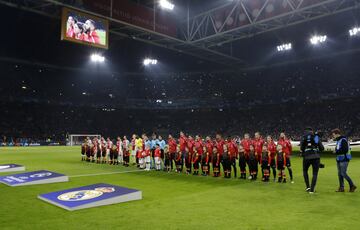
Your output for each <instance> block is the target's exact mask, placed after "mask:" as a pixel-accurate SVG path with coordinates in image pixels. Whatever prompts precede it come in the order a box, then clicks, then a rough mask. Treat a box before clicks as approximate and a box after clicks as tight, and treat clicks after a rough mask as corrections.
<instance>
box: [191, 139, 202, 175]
mask: <svg viewBox="0 0 360 230" xmlns="http://www.w3.org/2000/svg"><path fill="white" fill-rule="evenodd" d="M194 148H195V155H194V157H193V167H194V175H199V165H200V163H201V157H202V155H203V153H204V149H203V143H202V140H201V138H200V136H199V135H196V137H195V142H194Z"/></svg>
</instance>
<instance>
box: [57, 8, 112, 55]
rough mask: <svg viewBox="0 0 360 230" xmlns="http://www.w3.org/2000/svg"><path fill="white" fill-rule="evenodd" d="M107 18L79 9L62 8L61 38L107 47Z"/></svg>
mask: <svg viewBox="0 0 360 230" xmlns="http://www.w3.org/2000/svg"><path fill="white" fill-rule="evenodd" d="M108 36H109V23H108V21H107V20H105V19H102V18H99V17H96V16H93V15H90V14H86V13H83V12H80V11H76V10H72V9H69V8H63V11H62V22H61V40H66V41H71V42H76V43H81V44H85V45H90V46H95V47H98V48H104V49H107V48H108V46H109V44H108V41H109V37H108Z"/></svg>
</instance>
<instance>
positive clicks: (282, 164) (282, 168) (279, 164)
mask: <svg viewBox="0 0 360 230" xmlns="http://www.w3.org/2000/svg"><path fill="white" fill-rule="evenodd" d="M284 169H285V167H284V162H283V161H279V162H278V166H277V170H284Z"/></svg>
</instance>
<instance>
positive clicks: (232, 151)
mask: <svg viewBox="0 0 360 230" xmlns="http://www.w3.org/2000/svg"><path fill="white" fill-rule="evenodd" d="M227 149H228V152H229V157H230V164H231V166H232V167H233V168H234V176H235V178H236V177H237V169H236V159H237V156H238V148H237V146H236V139H231V138H230V137H229V139H228V143H227ZM230 171H231V169H230Z"/></svg>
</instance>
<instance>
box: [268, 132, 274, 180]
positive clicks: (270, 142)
mask: <svg viewBox="0 0 360 230" xmlns="http://www.w3.org/2000/svg"><path fill="white" fill-rule="evenodd" d="M266 146H267V148H268V151H269V152H270V168H271V169H272V172H273V176H274V181H276V163H275V156H276V144H275V142H274V140H273V139H272V137H271V136H267V138H266Z"/></svg>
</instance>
